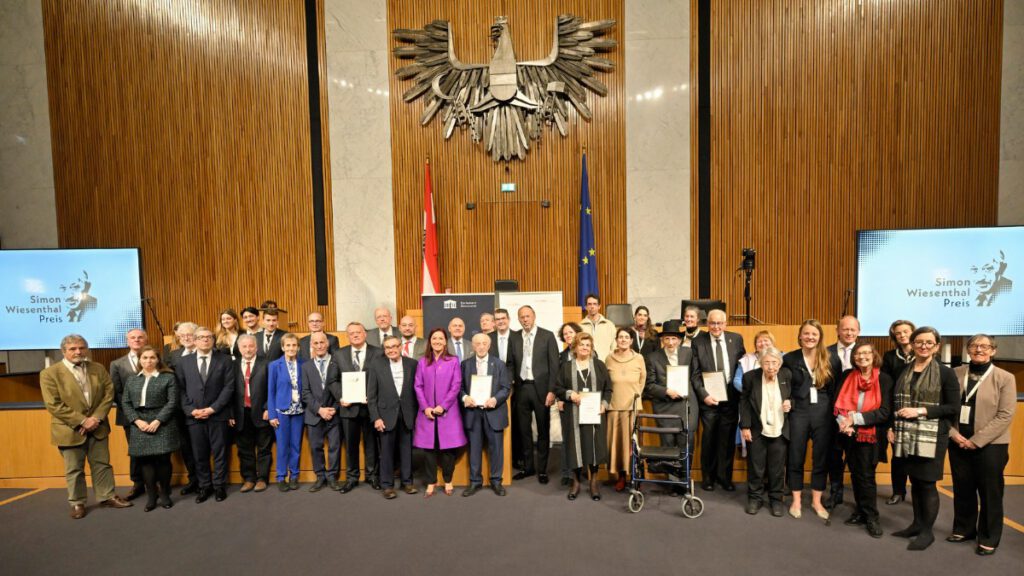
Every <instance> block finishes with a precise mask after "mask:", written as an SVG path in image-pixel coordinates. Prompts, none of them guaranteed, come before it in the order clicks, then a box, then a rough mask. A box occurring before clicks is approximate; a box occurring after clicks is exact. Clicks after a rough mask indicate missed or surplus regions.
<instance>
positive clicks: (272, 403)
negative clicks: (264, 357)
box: [267, 356, 303, 420]
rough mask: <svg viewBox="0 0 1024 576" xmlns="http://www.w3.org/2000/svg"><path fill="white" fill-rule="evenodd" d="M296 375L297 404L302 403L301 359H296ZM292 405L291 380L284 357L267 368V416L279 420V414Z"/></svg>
mask: <svg viewBox="0 0 1024 576" xmlns="http://www.w3.org/2000/svg"><path fill="white" fill-rule="evenodd" d="M295 362H296V374H297V376H298V383H299V402H300V403H301V402H302V364H303V361H302V358H296V359H295ZM291 404H292V379H291V377H289V376H288V365H287V364H286V363H285V360H284V356H281V357H280V358H278V359H277V360H274V361H273V362H271V363H270V365H269V366H267V416H269V417H270V419H271V420H273V419H274V418H279V417H280V416H281V414H280V412H282V411H284V410H287V409H288V407H289V406H291Z"/></svg>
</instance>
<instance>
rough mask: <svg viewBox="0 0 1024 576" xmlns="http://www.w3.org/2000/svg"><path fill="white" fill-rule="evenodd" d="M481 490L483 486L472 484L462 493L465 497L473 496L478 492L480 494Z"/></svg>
mask: <svg viewBox="0 0 1024 576" xmlns="http://www.w3.org/2000/svg"><path fill="white" fill-rule="evenodd" d="M480 488H483V486H481V485H479V484H470V485H469V486H468V487H467V488H466V489H465V490H463V491H462V496H463V497H468V496H472V495H473V494H476V493H477V492H479V491H480Z"/></svg>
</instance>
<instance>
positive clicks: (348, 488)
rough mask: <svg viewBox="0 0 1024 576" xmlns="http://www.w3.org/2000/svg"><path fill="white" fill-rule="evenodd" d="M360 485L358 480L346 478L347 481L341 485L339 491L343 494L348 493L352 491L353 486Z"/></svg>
mask: <svg viewBox="0 0 1024 576" xmlns="http://www.w3.org/2000/svg"><path fill="white" fill-rule="evenodd" d="M358 485H359V482H356V481H355V480H346V481H345V483H344V484H342V485H341V490H338V492H341V493H342V494H348V493H349V492H351V491H352V489H353V488H355V487H356V486H358Z"/></svg>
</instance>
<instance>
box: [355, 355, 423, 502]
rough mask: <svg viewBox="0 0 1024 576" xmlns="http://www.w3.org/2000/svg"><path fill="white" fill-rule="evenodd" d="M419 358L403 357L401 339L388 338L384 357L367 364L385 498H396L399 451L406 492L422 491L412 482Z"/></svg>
mask: <svg viewBox="0 0 1024 576" xmlns="http://www.w3.org/2000/svg"><path fill="white" fill-rule="evenodd" d="M416 366H417V364H416V361H415V360H413V359H412V358H406V357H403V356H402V344H401V341H400V339H399V338H397V337H395V336H388V337H387V338H385V339H384V356H377V357H375V358H374V359H373V360H372V361H370V363H369V366H368V367H367V375H366V376H367V378H366V404H367V408H368V409H369V411H370V419H371V420H372V421H373V427H374V429H375V430H376V431H377V433H378V434H380V467H381V470H382V473H381V485H382V486H383V488H384V498H385V499H387V500H394V499H395V498H396V497H397V496H398V494H397V493H396V492H395V450H396V449H397V450H398V468H399V475H400V480H401V482H402V486H401V489H402V491H403V492H405V493H406V494H415V493H417V492H419V490H417V489H416V487H415V486H414V485H413V483H412V430H413V426H414V425H415V422H416V413H417V412H418V410H417V407H416V391H415V390H414V389H413V384H414V382H415V381H416Z"/></svg>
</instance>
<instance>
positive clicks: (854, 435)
mask: <svg viewBox="0 0 1024 576" xmlns="http://www.w3.org/2000/svg"><path fill="white" fill-rule="evenodd" d="M852 358H853V368H852V369H850V370H847V371H846V372H844V373H843V375H842V377H841V378H840V382H842V388H841V389H840V391H839V394H838V395H837V396H836V407H835V414H836V421H837V422H838V423H839V442H840V444H841V445H842V447H843V450H844V451H845V452H846V460H847V462H849V464H850V478H851V479H852V480H853V495H854V499H855V500H856V502H857V508H856V510H855V511H854V512H853V515H851V516H850V517H849V518H848V519H847V520H846V522H845V524H847V525H849V526H859V525H865V526H866V527H867V531H868V534H870V535H871V536H872V537H874V538H881V537H882V527H881V525H880V524H879V523H878V506H877V504H876V503H875V496H876V492H877V486H876V485H875V466H877V465H878V430H879V425H881V424H884V423H885V422H887V421H888V420H889V413H890V412H891V410H892V379H891V378H889V376H887V375H886V374H884V373H882V372H881V371H879V366H881V364H882V358H881V356H879V354H878V352H877V351H876V350H875V348H874V346H872V345H871V344H870V343H867V342H861V343H858V344H857V345H856V346H854V347H853V354H852Z"/></svg>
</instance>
